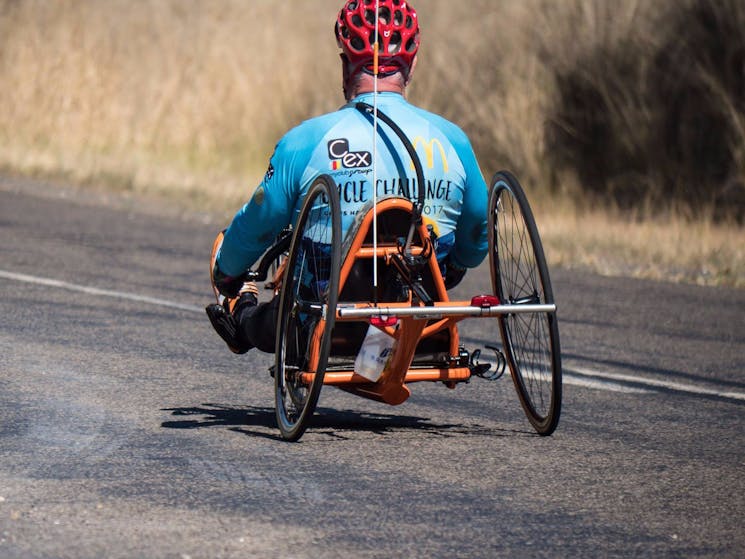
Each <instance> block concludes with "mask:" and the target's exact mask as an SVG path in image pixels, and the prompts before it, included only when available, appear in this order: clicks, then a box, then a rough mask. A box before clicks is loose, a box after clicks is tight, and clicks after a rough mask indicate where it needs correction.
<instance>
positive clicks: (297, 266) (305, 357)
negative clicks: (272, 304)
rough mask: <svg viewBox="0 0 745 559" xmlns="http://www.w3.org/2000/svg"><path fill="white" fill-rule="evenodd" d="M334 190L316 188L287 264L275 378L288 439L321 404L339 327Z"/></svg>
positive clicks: (296, 435)
mask: <svg viewBox="0 0 745 559" xmlns="http://www.w3.org/2000/svg"><path fill="white" fill-rule="evenodd" d="M331 184H333V183H331ZM329 192H330V185H329V184H327V183H325V182H324V181H320V182H317V183H314V186H313V187H311V190H310V191H309V193H308V198H307V199H306V203H305V204H304V206H303V210H302V211H301V215H300V218H299V220H298V223H297V230H296V234H295V238H294V240H293V245H292V247H291V249H290V256H289V258H288V261H287V267H286V269H285V278H284V286H283V289H282V296H281V304H280V316H279V321H280V329H279V332H278V333H279V336H278V345H277V356H276V368H275V374H276V375H277V379H276V381H275V382H276V395H277V397H276V405H277V418H278V423H279V427H280V430H281V431H282V434H283V436H284V437H285V438H288V439H297V438H299V436H300V435H301V434H302V432H303V431H304V429H305V423H306V422H307V420H308V418H309V417H310V416H311V415H312V413H313V411H314V409H315V404H316V401H317V398H318V394H319V392H320V389H321V385H322V383H323V371H324V370H325V366H326V363H325V361H326V357H327V355H328V344H329V340H330V334H331V329H332V328H333V312H334V311H333V310H332V311H331V312H329V308H330V307H335V304H336V303H335V301H336V295H337V294H336V290H337V289H338V268H339V263H338V261H339V253H340V248H339V243H340V241H339V238H338V237H339V224H338V219H339V217H338V214H339V212H338V202H337V201H336V200H334V199H332V197H331V196H329ZM335 204H337V205H336V209H335V208H334V205H335ZM314 335H315V336H316V339H317V340H318V341H317V343H316V342H314V343H315V344H316V347H317V350H316V351H315V352H314V353H311V339H312V338H313V336H314ZM308 372H315V373H316V375H315V380H314V382H313V383H310V384H309V383H307V382H305V381H304V379H303V376H304V375H303V373H308ZM305 378H306V379H307V376H305Z"/></svg>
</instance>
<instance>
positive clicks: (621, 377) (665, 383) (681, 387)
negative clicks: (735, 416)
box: [566, 368, 745, 401]
mask: <svg viewBox="0 0 745 559" xmlns="http://www.w3.org/2000/svg"><path fill="white" fill-rule="evenodd" d="M566 372H567V373H569V374H572V373H574V374H576V375H581V376H583V377H589V378H591V379H593V380H597V379H600V380H602V381H603V382H605V381H611V382H614V381H615V382H616V383H619V382H621V383H624V382H627V383H631V384H634V385H637V386H638V385H643V386H649V387H652V388H664V389H666V390H674V391H676V392H685V393H688V394H697V395H699V396H716V397H718V398H728V399H731V400H743V401H745V392H725V391H722V390H716V389H712V388H706V387H704V386H698V385H695V384H688V383H682V382H673V381H669V380H659V379H652V378H642V377H637V376H634V375H625V374H623V373H605V372H601V371H595V370H591V369H581V368H572V369H566Z"/></svg>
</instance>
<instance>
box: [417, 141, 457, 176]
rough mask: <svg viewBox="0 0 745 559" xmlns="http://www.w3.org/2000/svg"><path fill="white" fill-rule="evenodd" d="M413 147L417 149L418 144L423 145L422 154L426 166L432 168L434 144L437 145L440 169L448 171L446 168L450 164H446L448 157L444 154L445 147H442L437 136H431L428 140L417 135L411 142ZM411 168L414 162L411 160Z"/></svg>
mask: <svg viewBox="0 0 745 559" xmlns="http://www.w3.org/2000/svg"><path fill="white" fill-rule="evenodd" d="M412 144H413V146H414V149H415V150H417V151H418V150H419V145H420V144H421V145H423V146H424V155H425V156H426V158H427V159H426V161H427V168H429V169H433V168H434V166H435V146H437V151H438V152H439V153H440V161H441V162H442V171H443V172H444V173H447V172H448V169H449V168H450V166H449V165H448V158H447V156H446V155H445V148H444V147H442V143H441V142H440V140H438V139H437V138H432V139H430V140H426V139H424V138H423V137H422V136H417V137H416V138H414V141H413V142H412ZM411 168H412V169H414V162H413V161H412V162H411Z"/></svg>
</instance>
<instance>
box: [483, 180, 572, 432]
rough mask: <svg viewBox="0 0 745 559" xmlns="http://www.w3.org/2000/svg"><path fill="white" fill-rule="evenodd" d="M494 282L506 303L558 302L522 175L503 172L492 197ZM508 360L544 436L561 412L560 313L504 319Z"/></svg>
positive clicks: (526, 405)
mask: <svg viewBox="0 0 745 559" xmlns="http://www.w3.org/2000/svg"><path fill="white" fill-rule="evenodd" d="M489 263H490V267H491V274H492V287H493V288H494V292H495V294H496V295H497V296H498V297H499V300H500V301H501V302H502V303H503V304H510V305H520V304H553V303H554V296H553V292H552V290H551V280H550V279H549V275H548V266H547V265H546V258H545V256H544V254H543V246H542V245H541V239H540V237H539V235H538V228H537V227H536V225H535V220H534V219H533V212H532V211H531V210H530V206H529V205H528V199H527V197H526V196H525V193H524V192H523V189H522V187H521V186H520V183H518V181H517V179H516V178H515V177H514V176H512V175H511V174H510V173H508V172H506V171H502V172H499V173H497V174H496V175H495V176H494V179H493V181H492V188H491V193H490V196H489ZM499 326H500V331H501V335H502V343H503V346H504V352H505V356H506V357H507V363H508V365H509V368H510V372H511V373H512V380H513V381H514V383H515V388H516V389H517V394H518V397H519V399H520V404H521V405H522V407H523V410H525V414H526V415H527V416H528V420H529V421H530V423H531V424H532V425H533V427H534V428H535V430H536V431H537V432H538V433H539V434H541V435H550V434H551V433H553V432H554V430H555V429H556V426H557V424H558V422H559V415H560V413H561V356H560V349H559V327H558V323H557V319H556V313H555V312H551V313H520V314H517V313H515V314H508V315H502V316H501V317H500V319H499Z"/></svg>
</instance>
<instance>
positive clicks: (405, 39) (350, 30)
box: [336, 0, 419, 77]
mask: <svg viewBox="0 0 745 559" xmlns="http://www.w3.org/2000/svg"><path fill="white" fill-rule="evenodd" d="M375 2H376V0H347V2H346V3H345V4H344V7H343V8H342V9H341V11H340V12H339V17H338V19H337V20H336V39H337V41H338V43H339V47H341V49H342V51H343V53H344V56H345V57H346V59H347V62H348V64H349V69H348V70H349V75H350V76H354V75H355V74H356V73H357V72H359V71H360V70H363V71H366V72H368V73H372V71H373V54H374V53H373V45H374V43H375ZM377 2H378V3H379V12H378V44H379V47H378V71H379V73H380V74H382V75H386V74H392V73H394V72H396V71H399V70H401V71H402V72H403V74H404V76H407V77H408V75H409V71H410V70H411V64H412V62H413V60H414V56H416V52H417V50H418V49H419V20H418V19H417V17H416V12H415V11H414V8H412V7H411V5H410V4H409V3H408V2H406V1H405V0H377Z"/></svg>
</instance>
